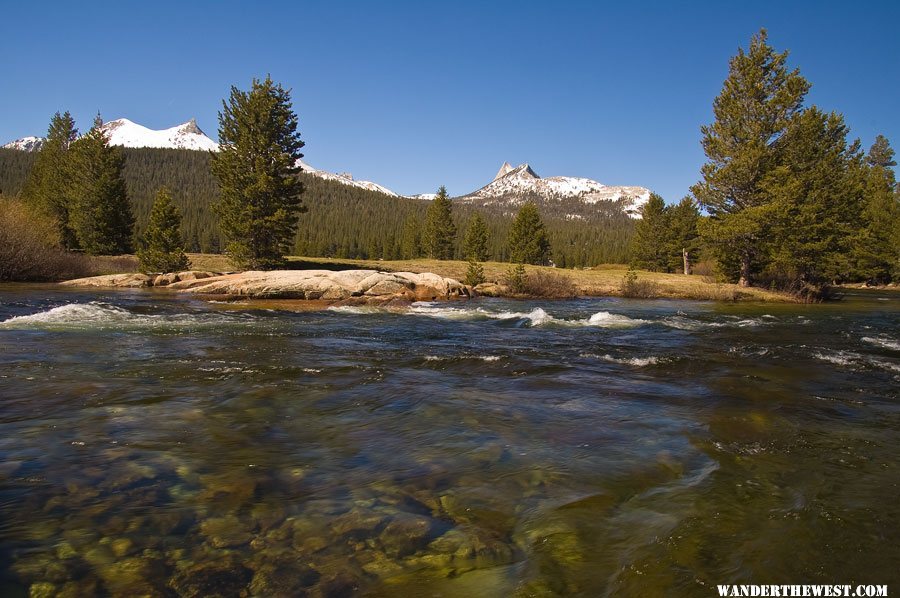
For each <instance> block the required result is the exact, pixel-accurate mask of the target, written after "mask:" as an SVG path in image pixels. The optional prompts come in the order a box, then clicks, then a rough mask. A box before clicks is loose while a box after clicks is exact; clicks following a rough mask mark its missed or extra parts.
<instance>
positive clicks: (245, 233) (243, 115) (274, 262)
mask: <svg viewBox="0 0 900 598" xmlns="http://www.w3.org/2000/svg"><path fill="white" fill-rule="evenodd" d="M303 145H304V143H303V142H302V141H301V140H300V134H299V133H298V132H297V115H296V114H295V113H294V111H293V109H292V105H291V99H290V92H289V91H287V90H285V89H284V88H282V87H281V85H278V84H275V83H273V82H272V79H271V78H269V77H266V79H265V80H264V81H259V80H258V79H254V80H253V83H252V85H251V88H250V91H246V92H245V91H241V90H239V89H237V88H236V87H232V88H231V95H230V96H229V98H228V100H227V101H223V102H222V111H221V112H220V113H219V152H217V153H216V154H214V155H213V156H212V163H211V168H212V172H213V174H214V175H215V176H216V178H217V179H218V180H219V185H220V187H221V200H220V201H219V203H218V204H217V206H216V211H217V213H218V216H219V226H220V228H221V230H222V232H223V233H224V234H225V236H226V238H227V239H228V246H227V252H228V253H229V254H230V255H231V257H232V259H233V260H234V261H235V262H236V263H237V264H238V265H240V266H241V267H246V268H251V269H266V268H273V267H277V266H279V265H281V264H283V263H284V254H285V253H287V252H288V251H289V250H290V248H291V246H292V244H293V241H294V234H295V231H296V229H297V222H298V219H299V214H300V213H301V212H303V211H304V206H303V203H302V202H301V200H300V194H301V193H302V192H303V183H302V182H301V181H300V180H299V179H298V177H297V174H298V173H299V172H300V167H299V166H297V161H298V160H299V159H300V158H302V157H303V154H301V153H300V149H301V148H302V147H303Z"/></svg>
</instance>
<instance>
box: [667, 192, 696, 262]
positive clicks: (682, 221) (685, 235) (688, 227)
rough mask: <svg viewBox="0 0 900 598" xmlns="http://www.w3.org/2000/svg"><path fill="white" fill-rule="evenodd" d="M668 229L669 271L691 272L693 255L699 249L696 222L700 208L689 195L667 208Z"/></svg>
mask: <svg viewBox="0 0 900 598" xmlns="http://www.w3.org/2000/svg"><path fill="white" fill-rule="evenodd" d="M667 210H668V220H669V231H668V235H667V237H668V239H667V241H668V249H667V253H668V256H669V264H668V266H669V271H671V272H684V273H685V274H690V273H691V264H692V262H693V259H694V255H695V254H696V253H697V251H699V249H700V239H699V232H698V231H697V224H698V223H699V222H700V210H699V209H698V208H697V202H695V201H694V198H692V197H691V196H690V195H688V196H686V197H684V198H682V199H681V201H680V202H678V203H677V204H675V205H674V206H671V207H669V208H667Z"/></svg>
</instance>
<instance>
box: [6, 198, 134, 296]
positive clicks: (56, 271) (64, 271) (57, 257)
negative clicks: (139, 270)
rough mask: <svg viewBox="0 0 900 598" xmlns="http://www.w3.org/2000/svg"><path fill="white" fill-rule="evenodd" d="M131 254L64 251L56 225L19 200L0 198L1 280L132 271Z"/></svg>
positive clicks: (39, 279)
mask: <svg viewBox="0 0 900 598" xmlns="http://www.w3.org/2000/svg"><path fill="white" fill-rule="evenodd" d="M136 266H137V262H136V260H135V259H134V258H133V257H127V256H121V257H114V258H110V257H89V256H86V255H83V254H79V253H72V252H68V251H65V250H64V249H63V248H62V246H61V245H60V242H59V227H58V226H57V225H56V222H55V221H54V220H53V219H52V218H51V217H49V216H46V215H43V214H40V213H37V212H36V211H34V210H32V209H31V208H29V207H28V206H27V205H25V204H23V203H22V202H20V201H16V200H13V199H6V198H0V281H18V282H53V281H60V280H68V279H72V278H81V277H84V276H93V275H95V274H101V273H103V274H113V273H117V272H134V271H135V268H136Z"/></svg>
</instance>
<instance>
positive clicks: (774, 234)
mask: <svg viewBox="0 0 900 598" xmlns="http://www.w3.org/2000/svg"><path fill="white" fill-rule="evenodd" d="M847 130H848V129H847V126H846V125H845V124H844V119H843V117H842V116H841V115H839V114H836V113H833V112H832V113H830V114H826V113H824V112H822V111H821V110H819V109H818V108H816V107H815V106H813V107H811V108H809V109H807V110H805V111H803V112H802V113H801V114H798V115H796V116H795V117H794V119H793V120H792V122H791V124H790V126H789V127H788V129H787V131H786V133H785V135H784V137H783V139H782V142H781V143H780V144H779V153H780V156H779V162H780V165H779V166H778V167H777V168H776V169H775V170H773V171H771V172H770V173H769V174H768V176H767V178H766V180H765V181H764V182H763V185H762V186H763V189H764V191H765V192H766V193H767V194H768V195H769V196H770V197H771V198H772V201H771V203H770V204H769V205H768V209H767V210H766V213H767V216H768V220H769V224H770V226H769V235H768V239H767V246H768V249H769V253H770V256H771V259H772V261H773V265H774V266H775V267H776V269H777V271H778V272H779V274H780V275H781V276H787V277H788V279H789V280H790V281H791V283H792V284H793V285H794V290H795V291H796V292H798V293H800V294H801V295H804V296H807V295H809V294H810V293H812V295H813V296H815V295H818V292H819V290H820V289H821V287H822V286H823V285H825V284H827V283H829V282H831V281H833V280H835V279H838V278H840V277H841V276H843V275H844V274H846V272H847V263H848V262H847V260H846V255H848V254H849V252H850V250H851V244H852V242H853V233H854V231H855V229H856V227H857V226H858V222H859V217H858V211H859V205H860V202H861V199H862V198H861V191H862V190H861V189H855V188H854V186H853V184H852V179H851V177H850V163H851V161H852V159H853V151H854V150H853V149H852V148H848V146H847V140H846V138H847Z"/></svg>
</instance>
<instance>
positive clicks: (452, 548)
mask: <svg viewBox="0 0 900 598" xmlns="http://www.w3.org/2000/svg"><path fill="white" fill-rule="evenodd" d="M266 306H267V309H257V308H254V307H253V306H250V305H246V304H225V303H209V302H203V301H198V300H194V299H185V298H179V297H175V296H174V295H171V294H166V293H154V292H149V291H136V292H128V291H119V292H89V293H86V292H82V291H72V290H63V289H61V288H59V287H55V286H52V285H46V286H34V285H32V286H28V285H4V286H0V595H3V596H26V595H28V593H29V592H31V595H41V596H44V595H47V596H50V595H59V596H86V595H115V596H137V595H150V596H209V595H221V596H239V595H243V596H307V595H308V596H344V595H368V596H447V597H456V596H465V597H467V598H469V597H472V596H511V595H512V596H603V595H616V596H713V595H716V594H715V585H716V584H726V583H756V584H781V583H787V584H801V583H821V584H838V583H840V584H844V583H847V584H857V583H872V584H888V585H889V586H890V585H891V584H893V587H892V588H891V589H894V590H896V589H897V588H900V585H898V583H900V573H898V571H900V568H898V563H900V500H898V495H900V463H898V456H900V294H898V293H894V294H889V293H878V292H866V291H853V292H851V293H849V294H848V295H847V297H846V298H845V299H844V300H843V301H840V302H837V303H834V304H828V305H817V306H799V305H774V304H767V305H762V304H716V303H708V302H690V301H668V300H628V299H614V298H610V299H584V300H573V301H563V302H549V301H527V302H522V301H512V300H502V299H478V300H474V301H470V302H467V303H465V302H455V303H444V304H430V303H427V304H414V305H412V306H411V307H409V308H402V309H400V308H398V309H394V310H385V309H375V308H332V309H324V310H318V311H291V310H287V309H285V310H281V309H268V307H272V305H270V304H266ZM287 307H290V306H287Z"/></svg>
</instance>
